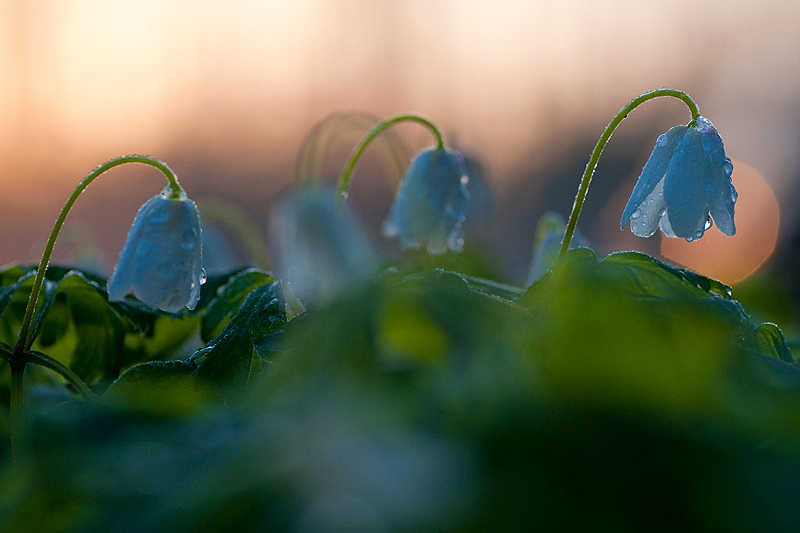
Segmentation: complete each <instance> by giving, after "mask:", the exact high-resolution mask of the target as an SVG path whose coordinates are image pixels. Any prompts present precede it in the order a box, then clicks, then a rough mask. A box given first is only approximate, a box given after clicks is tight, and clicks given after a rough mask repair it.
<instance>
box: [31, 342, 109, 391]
mask: <svg viewBox="0 0 800 533" xmlns="http://www.w3.org/2000/svg"><path fill="white" fill-rule="evenodd" d="M25 359H26V361H27V362H29V363H34V364H37V365H39V366H43V367H45V368H49V369H50V370H52V371H53V372H56V373H58V374H60V375H61V376H62V377H63V378H64V379H66V380H67V382H68V383H69V384H70V385H72V386H73V387H75V389H76V390H77V391H78V392H80V393H81V395H82V396H83V397H84V398H85V399H87V400H94V399H95V394H94V393H93V392H92V390H91V389H90V388H89V387H88V386H87V385H86V383H84V382H83V380H82V379H81V378H79V377H78V376H77V374H75V372H73V371H72V370H70V369H69V368H68V367H67V366H66V365H64V364H62V363H60V362H58V361H56V360H55V359H53V358H52V357H50V356H49V355H46V354H43V353H41V352H37V351H35V350H30V351H27V352H25Z"/></svg>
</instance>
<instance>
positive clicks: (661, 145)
mask: <svg viewBox="0 0 800 533" xmlns="http://www.w3.org/2000/svg"><path fill="white" fill-rule="evenodd" d="M685 133H686V126H675V127H674V128H670V130H669V131H667V132H666V133H664V134H663V135H661V136H660V137H659V138H658V140H657V141H656V145H655V147H654V148H653V151H652V152H651V153H650V157H649V158H648V159H647V163H645V165H644V168H643V169H642V173H641V174H640V175H639V179H638V180H637V181H636V186H635V187H634V188H633V192H632V193H631V197H630V198H629V199H628V203H627V204H626V205H625V209H624V210H623V211H622V218H621V220H620V225H619V229H624V228H625V224H626V223H627V222H628V221H629V220H631V217H632V216H633V214H634V213H635V212H636V210H637V209H639V206H641V205H642V203H643V202H644V201H645V200H646V199H648V197H650V195H651V194H652V192H653V190H654V189H655V188H656V186H658V185H659V183H660V182H661V181H662V180H663V179H664V174H665V173H666V171H667V166H668V165H669V161H670V159H671V158H672V155H673V153H674V152H675V148H676V147H677V146H678V144H679V143H680V141H681V139H682V138H683V136H684V134H685ZM662 187H663V185H662ZM654 201H655V199H654ZM656 222H657V221H656ZM631 229H633V226H631ZM640 231H642V230H641V229H640ZM653 231H655V228H654V229H653ZM634 233H635V234H636V235H640V234H639V233H636V232H635V231H634ZM652 234H653V233H652V232H650V233H649V234H647V235H646V236H647V237H649V236H650V235H652ZM640 236H643V235H640Z"/></svg>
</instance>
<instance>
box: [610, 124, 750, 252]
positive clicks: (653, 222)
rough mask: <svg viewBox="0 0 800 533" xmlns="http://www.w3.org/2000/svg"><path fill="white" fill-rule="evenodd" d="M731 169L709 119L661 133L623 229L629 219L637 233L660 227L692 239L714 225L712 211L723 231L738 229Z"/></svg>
mask: <svg viewBox="0 0 800 533" xmlns="http://www.w3.org/2000/svg"><path fill="white" fill-rule="evenodd" d="M732 172H733V165H732V164H731V160H730V159H729V158H727V157H726V156H725V148H724V147H723V144H722V139H721V138H720V136H719V134H718V133H717V130H716V129H715V128H714V126H713V124H711V122H710V121H709V120H708V119H705V118H703V117H699V118H698V119H697V120H696V121H695V122H694V123H690V125H688V126H675V127H674V128H672V129H670V130H669V131H668V132H667V133H665V134H663V135H661V136H660V137H659V138H658V142H657V143H656V146H655V148H654V149H653V152H652V153H651V154H650V158H649V159H648V160H647V163H646V164H645V166H644V169H643V170H642V174H641V175H640V176H639V181H637V182H636V186H635V187H634V189H633V193H632V194H631V197H630V199H629V200H628V204H627V205H626V206H625V210H624V211H623V212H622V220H621V222H620V229H622V228H624V227H625V224H626V223H627V222H628V221H629V220H630V223H631V231H632V232H633V233H634V234H636V235H638V236H639V237H649V236H651V235H652V234H653V233H655V231H656V228H659V227H660V228H661V231H662V232H663V233H664V235H666V236H667V237H681V238H684V239H686V240H687V241H693V240H697V239H699V238H701V237H702V236H703V233H704V232H705V231H706V230H707V229H709V228H710V227H711V217H713V218H714V222H716V224H717V227H718V228H719V229H720V231H722V233H724V234H725V235H728V236H731V235H733V234H735V233H736V226H735V225H734V222H733V212H734V207H733V206H734V204H735V203H736V198H737V193H736V189H734V188H733V185H732V184H731V173H732Z"/></svg>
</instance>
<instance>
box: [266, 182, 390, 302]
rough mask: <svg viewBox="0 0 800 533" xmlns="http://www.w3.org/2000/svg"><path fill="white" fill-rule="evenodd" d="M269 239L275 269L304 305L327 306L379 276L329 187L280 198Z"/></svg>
mask: <svg viewBox="0 0 800 533" xmlns="http://www.w3.org/2000/svg"><path fill="white" fill-rule="evenodd" d="M270 237H271V240H272V242H273V244H274V245H275V247H276V252H277V254H276V255H277V257H276V259H277V267H278V268H277V270H278V271H279V273H280V274H281V277H282V278H283V279H284V280H285V281H287V283H288V286H289V289H290V290H291V292H292V294H293V295H294V296H296V297H297V298H299V299H300V301H301V302H302V303H303V305H305V306H306V307H308V306H316V305H320V304H325V303H327V302H330V301H331V300H333V299H335V298H336V297H338V296H339V295H341V294H343V293H345V292H346V291H347V290H349V289H351V288H353V287H356V286H358V285H360V284H362V283H365V282H367V281H368V280H370V279H372V278H373V277H374V276H375V274H376V273H377V269H378V266H379V261H378V257H377V255H376V254H375V252H374V250H373V247H372V244H371V243H370V242H369V239H368V238H367V236H366V234H365V232H364V231H363V230H362V228H361V225H360V223H359V222H358V220H357V219H356V217H355V215H354V214H353V213H351V212H350V211H349V209H348V207H347V205H339V204H338V202H337V199H336V195H335V194H334V192H333V190H331V189H327V188H323V187H319V186H315V185H307V186H304V187H300V188H298V189H294V190H292V191H291V192H290V193H289V194H287V195H286V196H284V197H283V198H281V201H280V202H279V203H278V204H277V205H276V207H275V209H274V210H273V212H272V215H271V216H270Z"/></svg>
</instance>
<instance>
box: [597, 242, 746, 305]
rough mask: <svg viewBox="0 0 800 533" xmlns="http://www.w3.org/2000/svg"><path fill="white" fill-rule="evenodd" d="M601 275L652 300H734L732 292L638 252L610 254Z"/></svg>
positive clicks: (724, 286)
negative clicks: (685, 297) (683, 298)
mask: <svg viewBox="0 0 800 533" xmlns="http://www.w3.org/2000/svg"><path fill="white" fill-rule="evenodd" d="M600 273H601V275H602V276H608V278H609V279H610V280H613V281H615V282H617V283H618V284H619V285H620V287H621V288H622V287H625V288H626V289H628V290H631V291H633V292H638V293H641V294H645V295H653V296H656V295H657V296H695V297H704V296H718V297H721V298H724V299H727V300H730V299H731V288H730V287H729V286H727V285H725V284H724V283H720V282H719V281H717V280H714V279H711V278H707V277H705V276H701V275H700V274H697V273H695V272H692V271H690V270H686V269H681V268H676V267H672V266H669V265H667V264H665V263H662V262H661V261H658V260H657V259H654V258H652V257H650V256H649V255H645V254H642V253H639V252H621V253H616V254H611V255H609V256H608V257H606V258H605V259H603V260H602V261H600ZM626 285H627V286H626Z"/></svg>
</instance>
